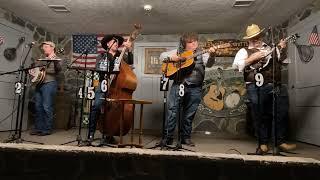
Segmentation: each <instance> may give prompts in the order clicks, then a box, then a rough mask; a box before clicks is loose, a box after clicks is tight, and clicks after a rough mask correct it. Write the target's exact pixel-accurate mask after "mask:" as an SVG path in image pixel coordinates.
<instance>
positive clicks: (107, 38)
mask: <svg viewBox="0 0 320 180" xmlns="http://www.w3.org/2000/svg"><path fill="white" fill-rule="evenodd" d="M112 39H116V40H117V41H118V46H121V45H122V44H123V41H124V39H123V37H121V36H118V35H115V34H109V35H105V36H104V37H103V39H102V40H101V46H102V47H103V49H105V50H107V49H108V42H109V41H111V40H112Z"/></svg>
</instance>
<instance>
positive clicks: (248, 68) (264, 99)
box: [233, 24, 296, 154]
mask: <svg viewBox="0 0 320 180" xmlns="http://www.w3.org/2000/svg"><path fill="white" fill-rule="evenodd" d="M263 31H264V29H260V27H259V26H258V25H256V24H252V25H250V26H248V27H247V30H246V36H244V37H243V39H245V40H247V41H248V43H249V46H248V47H247V48H242V49H240V50H239V51H238V52H237V54H236V56H235V59H234V62H233V68H235V69H238V70H239V72H243V73H244V81H245V82H246V87H247V97H248V100H249V103H248V107H249V109H250V110H251V115H252V119H253V121H254V124H255V131H256V135H257V136H258V148H257V154H265V153H267V152H268V140H269V133H270V132H271V128H270V127H272V126H271V125H270V124H271V122H272V118H273V114H272V112H273V109H272V108H273V104H277V110H276V113H277V118H276V124H277V137H276V138H277V142H278V143H277V146H278V147H279V148H280V149H281V150H283V151H289V150H293V149H295V148H296V146H295V144H287V143H286V142H285V133H286V129H287V126H286V123H285V121H286V117H287V115H288V106H289V102H288V93H287V90H286V87H285V86H283V85H281V65H282V61H283V60H284V59H285V58H286V57H285V54H284V52H283V51H284V49H285V47H286V44H285V41H284V40H280V43H279V44H278V45H277V47H276V48H275V52H276V53H275V54H276V57H272V51H273V50H272V48H271V47H270V46H268V45H267V44H266V43H264V42H263V40H262V38H263ZM266 59H269V60H270V62H269V61H266ZM262 62H264V63H262ZM266 62H268V63H266ZM261 76H262V79H261ZM257 78H258V79H257ZM258 81H259V82H260V83H261V84H260V85H259V86H260V87H258V85H257V84H256V83H257V82H258ZM275 89H277V90H279V95H278V97H277V98H276V99H277V101H276V102H273V100H274V98H273V91H274V90H275Z"/></svg>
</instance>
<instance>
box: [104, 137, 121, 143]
mask: <svg viewBox="0 0 320 180" xmlns="http://www.w3.org/2000/svg"><path fill="white" fill-rule="evenodd" d="M105 142H106V143H107V144H118V142H117V141H116V139H115V138H114V137H113V136H106V137H105Z"/></svg>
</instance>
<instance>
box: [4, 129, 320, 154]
mask: <svg viewBox="0 0 320 180" xmlns="http://www.w3.org/2000/svg"><path fill="white" fill-rule="evenodd" d="M81 134H82V137H86V131H85V130H83V131H82V133H81ZM77 135H78V130H77V129H71V130H68V131H66V130H55V131H54V133H53V134H51V135H49V136H31V135H29V131H25V132H23V133H22V139H24V140H30V141H36V142H41V143H44V144H46V145H59V144H62V143H66V142H69V141H73V140H76V138H77ZM96 136H97V137H98V138H99V137H100V134H98V135H96ZM134 136H135V142H137V141H138V135H137V134H135V135H134ZM10 137H11V134H10V133H9V132H0V141H1V142H3V141H4V140H7V139H9V138H10ZM117 139H118V138H117ZM129 140H130V138H129V135H127V136H125V141H126V142H129ZM159 140H160V137H159V136H156V135H148V134H145V135H144V136H143V145H144V146H145V148H148V147H152V146H154V145H155V144H156V143H157V142H159ZM193 141H194V142H195V143H196V146H195V147H188V146H184V147H185V148H188V149H191V150H194V151H196V152H210V153H228V154H240V153H241V154H247V153H248V152H254V151H255V148H256V141H255V139H254V138H250V137H241V138H237V139H235V138H221V137H214V136H212V135H201V134H194V135H193ZM98 142H99V140H97V141H95V143H96V144H97V143H98ZM26 143H27V142H26ZM68 145H75V146H76V145H77V142H73V143H70V144H68ZM297 147H298V148H297V149H296V150H295V151H294V153H295V154H288V153H283V154H285V155H287V156H296V157H308V158H314V159H317V160H320V147H318V146H313V145H309V144H305V143H297ZM102 148H108V147H102ZM270 152H272V151H271V150H270Z"/></svg>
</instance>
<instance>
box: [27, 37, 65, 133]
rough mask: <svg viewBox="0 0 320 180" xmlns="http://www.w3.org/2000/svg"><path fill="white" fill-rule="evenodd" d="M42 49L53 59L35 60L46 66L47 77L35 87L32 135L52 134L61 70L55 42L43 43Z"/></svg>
mask: <svg viewBox="0 0 320 180" xmlns="http://www.w3.org/2000/svg"><path fill="white" fill-rule="evenodd" d="M41 50H42V51H43V54H44V56H45V58H43V59H47V60H49V59H51V60H52V61H47V60H46V61H40V60H37V61H36V62H35V65H36V66H41V65H43V66H46V68H45V72H46V75H45V78H44V81H43V83H41V84H38V85H37V86H36V89H35V95H34V97H35V111H36V114H35V126H34V129H33V130H32V131H31V132H30V134H31V135H39V136H46V135H49V134H51V131H52V128H53V110H54V106H53V104H54V97H55V95H56V92H57V86H58V83H57V80H56V77H57V75H58V73H59V72H60V71H61V69H62V68H61V63H62V61H61V59H59V58H58V57H57V55H56V54H55V44H54V43H53V42H51V41H45V42H43V43H41ZM29 74H30V75H34V71H33V70H30V71H29Z"/></svg>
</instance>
